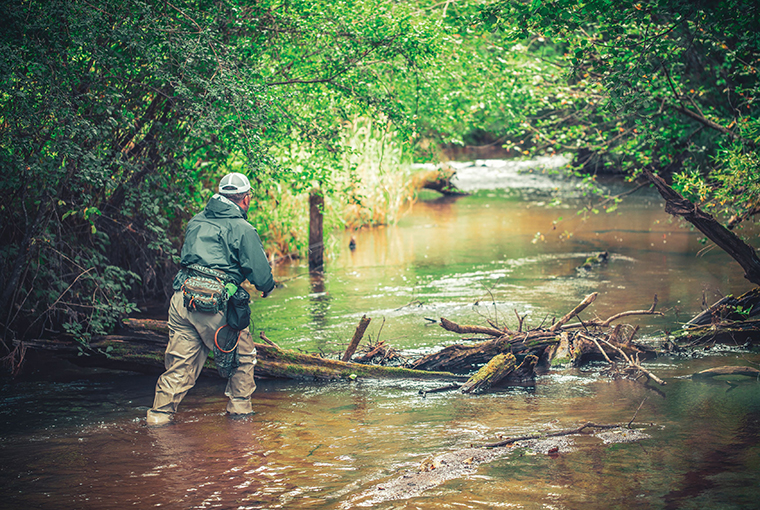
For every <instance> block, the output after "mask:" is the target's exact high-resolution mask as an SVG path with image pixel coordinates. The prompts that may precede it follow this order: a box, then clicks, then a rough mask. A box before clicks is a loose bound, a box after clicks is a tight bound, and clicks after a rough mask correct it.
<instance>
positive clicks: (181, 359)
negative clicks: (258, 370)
mask: <svg viewBox="0 0 760 510" xmlns="http://www.w3.org/2000/svg"><path fill="white" fill-rule="evenodd" d="M208 352H209V348H208V347H206V345H204V343H203V341H202V339H201V336H200V335H199V334H198V331H197V330H196V328H195V326H194V325H193V324H192V323H191V322H190V319H189V313H188V311H187V309H186V308H185V306H184V303H183V298H182V293H181V292H175V293H174V296H173V297H172V301H171V305H170V307H169V344H168V345H167V346H166V354H165V356H164V364H165V366H166V372H164V373H163V374H162V375H161V377H159V378H158V382H157V383H156V396H155V399H154V401H153V408H152V409H150V410H149V411H148V424H149V425H161V424H164V423H168V422H169V421H171V419H172V416H173V415H174V413H175V412H177V406H179V403H180V402H181V401H182V399H183V398H184V397H185V395H186V394H187V392H188V391H189V390H190V388H192V387H193V386H194V385H195V381H196V379H198V376H199V375H200V373H201V369H202V368H203V364H204V363H205V361H206V358H207V357H208Z"/></svg>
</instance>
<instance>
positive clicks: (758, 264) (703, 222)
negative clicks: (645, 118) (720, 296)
mask: <svg viewBox="0 0 760 510" xmlns="http://www.w3.org/2000/svg"><path fill="white" fill-rule="evenodd" d="M644 175H645V176H646V177H647V179H649V181H650V182H651V183H652V184H654V187H655V188H657V191H659V192H660V195H661V196H662V198H664V199H665V212H667V213H670V214H672V215H674V216H680V217H682V218H683V219H685V220H686V221H688V222H689V223H691V224H692V225H694V226H695V227H697V229H698V230H699V231H700V232H702V233H703V234H704V235H705V236H707V238H708V239H710V241H712V242H714V243H715V244H716V245H717V246H718V248H720V249H721V250H723V251H725V252H726V253H728V254H729V255H730V256H731V257H732V258H733V259H734V260H735V261H737V262H738V263H739V265H740V266H742V269H744V277H745V278H746V279H747V280H749V281H751V282H752V283H754V284H755V285H760V258H758V256H757V252H756V251H755V249H754V248H753V247H752V246H750V245H748V244H747V243H745V242H744V241H742V240H741V239H740V238H739V236H737V235H736V234H734V233H733V232H731V231H730V230H728V229H727V228H726V227H724V226H723V225H721V224H720V223H719V222H718V221H717V220H716V219H715V218H714V217H712V216H711V215H709V214H707V213H706V212H704V211H703V210H702V209H700V208H699V207H697V205H696V204H692V203H691V202H689V201H688V200H686V199H685V198H684V197H683V196H681V194H680V193H678V192H677V191H676V190H674V189H673V188H671V187H670V186H668V184H667V183H666V182H665V181H664V180H663V179H662V177H660V176H658V175H654V174H653V173H652V172H650V171H649V170H644Z"/></svg>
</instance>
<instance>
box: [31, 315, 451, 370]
mask: <svg viewBox="0 0 760 510" xmlns="http://www.w3.org/2000/svg"><path fill="white" fill-rule="evenodd" d="M167 342H168V326H167V324H166V322H165V321H157V320H143V319H129V320H127V321H125V322H124V325H123V327H122V328H121V330H120V331H119V332H118V333H117V334H113V335H108V336H104V337H99V338H95V339H93V340H92V342H90V345H89V348H84V347H82V346H80V345H79V344H77V342H75V341H73V340H66V339H56V340H31V341H25V342H23V344H24V345H25V346H26V348H31V349H35V348H37V349H46V350H48V351H53V352H55V353H57V354H58V355H60V356H62V357H65V358H68V359H70V360H71V361H73V362H75V363H77V364H79V365H85V366H98V367H103V368H114V369H120V370H131V371H136V372H143V373H161V372H162V371H163V370H164V351H165V350H166V344H167ZM254 345H255V347H256V352H257V359H258V363H257V365H256V370H255V376H256V377H257V378H280V379H306V380H314V379H324V380H331V379H345V378H349V377H351V378H353V375H355V376H356V377H359V378H362V377H364V378H376V379H401V378H403V379H436V380H451V381H463V380H465V379H466V378H464V377H462V376H458V375H455V374H452V373H448V372H440V371H422V370H412V369H408V368H400V367H384V366H376V365H363V364H359V363H349V362H344V361H339V360H335V359H328V358H322V357H320V356H314V355H311V354H303V353H300V352H297V351H293V350H289V349H281V348H278V347H277V346H274V345H270V344H265V343H254ZM204 374H206V375H211V376H217V371H216V367H215V365H214V363H213V361H212V360H209V361H207V362H206V366H205V368H204Z"/></svg>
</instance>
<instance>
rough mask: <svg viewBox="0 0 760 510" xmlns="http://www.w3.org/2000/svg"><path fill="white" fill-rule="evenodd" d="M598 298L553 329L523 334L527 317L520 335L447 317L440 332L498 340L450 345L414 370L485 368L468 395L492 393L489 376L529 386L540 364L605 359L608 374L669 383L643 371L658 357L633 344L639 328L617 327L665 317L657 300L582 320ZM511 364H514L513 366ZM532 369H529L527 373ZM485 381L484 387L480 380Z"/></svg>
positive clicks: (469, 386)
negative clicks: (630, 320)
mask: <svg viewBox="0 0 760 510" xmlns="http://www.w3.org/2000/svg"><path fill="white" fill-rule="evenodd" d="M596 297H597V293H596V292H594V293H592V294H589V295H588V296H586V297H585V298H584V299H583V301H581V302H580V303H579V304H578V305H577V306H576V307H575V308H573V309H572V310H571V311H570V312H568V313H567V314H565V315H564V316H563V317H561V318H560V319H559V320H558V321H556V322H553V323H552V324H551V325H550V326H548V327H544V326H543V325H542V326H539V327H537V328H533V329H530V330H528V331H522V327H523V320H522V319H524V318H522V319H521V320H520V324H519V327H518V330H517V331H511V330H509V329H507V328H500V327H496V326H495V325H493V324H492V325H489V326H472V325H461V324H457V323H455V322H452V321H450V320H448V319H446V318H445V317H442V318H441V322H440V324H441V327H443V328H444V329H446V330H448V331H452V332H454V333H459V334H465V335H472V334H482V335H488V336H490V337H493V338H492V339H491V340H485V341H483V342H479V343H475V344H470V345H462V344H454V345H450V346H448V347H446V348H444V349H442V350H441V351H438V352H436V353H433V354H430V355H427V356H424V357H422V358H420V359H418V360H417V361H415V362H414V363H413V364H412V368H415V369H418V370H444V371H447V372H453V373H468V372H470V371H472V370H473V369H474V368H476V367H478V366H482V365H484V364H485V366H484V367H483V368H481V369H480V371H479V372H478V374H476V375H475V376H473V377H472V378H471V379H470V381H468V383H466V384H465V385H464V386H463V387H462V389H463V391H465V392H469V391H483V390H487V389H488V388H489V387H490V386H491V384H490V379H489V377H492V376H494V375H495V376H497V381H496V382H499V381H502V380H504V381H507V384H509V382H508V381H509V380H510V379H509V378H510V377H511V378H512V380H513V381H515V380H522V381H529V380H530V378H531V377H532V376H533V375H534V374H533V373H532V372H533V367H535V366H536V364H538V363H542V364H544V365H551V364H553V363H556V362H557V361H558V360H561V362H566V361H569V362H572V363H574V364H576V365H580V364H583V363H585V362H587V361H590V360H606V361H607V362H608V363H610V368H609V369H608V371H607V373H608V374H609V375H612V376H619V375H622V376H626V377H631V378H634V379H637V378H639V377H641V375H642V374H643V375H645V376H646V377H647V378H649V379H652V380H654V381H655V382H657V383H658V384H661V385H662V384H665V382H664V381H663V380H662V379H660V378H659V377H657V376H656V375H655V374H653V373H651V372H650V371H648V370H647V369H645V368H643V367H642V366H641V361H640V360H641V359H642V358H643V359H646V358H650V357H654V356H655V352H654V350H653V349H652V348H650V347H648V346H645V345H639V344H636V343H634V342H633V338H634V336H635V335H636V333H637V332H638V328H637V327H630V326H629V327H627V328H626V327H625V326H623V325H620V324H618V325H613V324H612V323H613V322H615V321H617V320H619V319H621V318H623V317H629V316H633V315H662V313H661V312H658V311H655V308H656V306H657V296H655V297H654V302H653V303H652V306H651V307H650V308H649V309H648V310H632V311H627V312H621V313H618V314H615V315H613V316H611V317H609V318H607V319H605V320H601V319H598V318H596V319H590V320H585V321H584V320H582V319H581V318H580V316H579V314H580V313H581V312H582V311H584V310H585V309H586V308H587V307H588V306H589V305H591V304H592V303H593V302H594V301H595V300H596ZM518 318H519V317H518ZM573 319H577V320H578V323H577V324H575V323H574V324H570V322H571V321H572V320H573ZM508 356H512V358H508ZM525 360H529V361H530V362H531V364H530V365H529V366H526V365H525V364H524V363H525ZM533 360H535V361H533ZM491 362H493V364H491ZM508 362H511V365H510V364H509V363H508ZM528 368H529V369H530V370H527V369H528ZM512 372H514V373H512ZM481 379H482V380H483V382H482V383H478V382H477V381H476V380H481Z"/></svg>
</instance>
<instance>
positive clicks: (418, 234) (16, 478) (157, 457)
mask: <svg viewBox="0 0 760 510" xmlns="http://www.w3.org/2000/svg"><path fill="white" fill-rule="evenodd" d="M516 170H517V169H516V168H515V167H514V166H509V165H503V164H502V163H500V162H478V164H476V165H473V164H469V165H467V164H462V165H460V172H459V176H460V182H459V184H460V186H462V187H463V188H466V189H469V190H470V191H472V194H471V195H469V196H464V197H456V198H435V197H434V196H429V197H427V198H426V199H424V200H420V201H418V202H417V203H415V204H414V206H413V207H412V209H411V210H410V211H409V212H408V213H407V214H406V215H405V216H404V217H403V218H402V220H401V221H400V222H399V224H398V225H396V226H393V227H385V228H379V229H371V230H370V229H363V230H360V231H358V232H347V233H345V236H344V237H341V238H340V239H339V241H338V243H337V246H339V247H340V249H339V250H334V252H333V253H332V254H331V257H330V259H329V260H328V266H327V269H326V271H325V274H324V275H323V276H321V277H316V276H309V274H308V273H307V271H306V269H305V268H304V267H303V266H302V265H299V264H293V265H287V266H278V268H277V270H276V272H277V279H278V280H279V281H281V282H283V286H282V287H281V288H278V289H277V290H276V291H275V292H274V293H273V294H272V296H271V297H269V298H267V299H266V300H260V299H259V300H256V302H255V303H254V307H253V311H254V313H253V316H254V321H255V328H256V331H259V330H264V331H266V334H267V336H268V337H269V338H270V339H272V340H274V341H275V342H277V343H279V344H281V345H282V346H284V347H290V348H297V349H303V350H307V351H310V352H317V351H322V352H324V353H326V354H330V353H336V352H340V351H341V350H342V349H343V348H345V344H346V342H347V340H348V339H349V338H350V337H351V335H352V333H353V330H354V329H355V327H356V325H357V323H358V322H359V319H360V318H361V317H362V316H363V315H365V314H366V315H367V316H368V317H370V318H371V319H372V322H371V324H370V327H369V328H368V330H367V335H366V337H367V338H368V339H369V340H370V341H372V342H377V341H378V340H383V341H385V342H386V343H388V344H389V345H391V346H392V347H394V348H396V349H398V350H400V351H401V352H403V353H404V354H405V355H406V356H409V357H413V356H416V355H419V354H421V353H425V352H430V351H432V350H435V349H437V348H439V347H441V346H443V345H447V344H450V343H453V342H456V341H459V338H458V337H457V336H456V335H453V334H452V333H450V332H446V331H444V330H443V329H442V328H440V327H439V326H437V325H435V324H434V323H433V321H434V320H437V319H438V318H440V317H446V318H448V319H451V320H453V321H455V322H460V323H469V324H485V321H486V320H491V321H492V322H495V323H498V324H502V325H507V326H510V327H515V326H516V324H517V318H516V315H515V314H516V313H517V314H519V315H520V316H521V317H522V316H525V324H526V325H527V326H530V325H538V324H540V323H541V322H543V321H547V320H551V317H553V316H560V315H563V314H564V313H565V312H567V311H568V310H569V309H571V308H572V307H573V306H574V305H575V304H577V303H578V302H579V301H580V300H581V299H582V298H583V297H584V296H585V295H587V294H588V293H590V292H599V297H598V298H597V300H596V302H595V303H594V304H593V305H592V307H590V308H589V309H587V310H586V311H585V312H584V317H593V316H594V315H598V316H599V317H601V318H606V317H608V316H610V315H612V314H614V313H617V312H620V311H625V310H631V309H647V308H649V306H650V305H651V303H652V300H653V297H654V295H655V294H656V295H657V296H658V309H659V310H663V311H664V312H665V315H664V316H663V317H652V316H646V317H631V318H630V322H631V323H632V324H636V325H639V326H640V327H641V329H640V333H639V335H640V338H641V339H643V340H645V341H649V342H652V343H653V344H654V345H657V343H658V342H659V341H660V339H661V338H662V334H663V332H665V331H668V330H672V329H675V328H678V327H680V326H679V324H680V322H682V321H684V320H686V319H688V318H689V317H690V316H691V315H693V314H694V313H696V312H698V311H699V310H701V308H702V302H703V300H704V301H706V302H708V303H711V302H713V301H715V300H716V299H717V298H718V297H720V296H721V295H724V294H727V293H734V294H738V293H740V292H743V291H745V290H748V289H749V288H750V287H751V286H750V284H748V283H747V282H745V281H744V279H743V277H742V272H741V270H740V268H739V267H738V265H736V264H735V263H734V262H732V261H731V260H730V259H729V258H728V257H727V256H726V255H725V254H723V253H722V252H720V251H719V250H717V249H712V250H710V249H709V248H706V247H705V245H703V244H702V243H701V242H700V235H699V233H697V232H693V231H691V230H690V229H689V228H688V227H687V226H684V225H682V224H680V223H679V222H678V221H676V220H671V218H669V217H668V215H666V214H665V213H664V212H663V211H662V202H661V201H660V200H659V199H658V197H657V196H656V195H655V194H654V193H653V192H652V191H650V190H648V189H642V190H639V191H637V192H636V193H634V194H632V195H631V196H629V197H628V198H627V199H626V201H625V202H624V203H623V204H621V205H620V206H619V207H618V209H617V210H616V211H615V212H611V213H604V212H600V213H599V214H594V213H593V212H591V213H589V214H587V215H586V216H585V217H584V216H583V215H578V214H577V210H578V208H579V206H582V205H583V204H584V203H585V200H586V199H585V198H584V197H583V196H582V194H583V193H582V190H581V189H579V188H578V186H577V184H578V183H577V182H575V181H573V180H567V179H563V178H560V177H558V176H555V175H552V174H551V172H546V171H542V170H541V169H540V168H536V169H534V170H533V172H530V171H527V172H526V173H518V172H517V171H516ZM603 184H604V185H605V186H608V187H610V189H612V190H614V191H615V192H623V191H625V190H627V189H630V188H631V186H630V185H627V184H624V183H620V182H616V181H611V182H608V183H603ZM558 197H561V198H562V202H561V204H559V205H552V204H556V199H557V198H558ZM351 237H353V238H354V240H355V242H356V248H355V249H354V250H350V249H348V242H349V239H350V238H351ZM601 251H607V252H608V253H609V257H608V260H607V262H606V263H604V264H600V265H597V266H594V267H592V268H591V269H589V270H586V269H578V267H579V266H581V264H582V263H583V262H584V261H585V259H586V258H587V257H589V256H591V255H594V254H596V253H599V252H601ZM758 362H760V356H759V355H758V354H757V353H756V352H754V351H749V350H744V349H741V348H736V347H733V348H728V347H724V348H718V347H715V348H712V349H709V350H706V351H704V352H700V353H697V354H694V355H689V356H683V357H674V356H667V357H660V358H658V359H656V360H653V361H650V362H648V363H647V368H648V369H649V370H651V371H653V372H654V373H656V374H657V375H658V376H660V377H661V378H662V379H664V380H665V381H666V382H667V385H666V386H663V387H659V388H656V389H651V388H649V387H645V386H644V385H643V384H641V383H636V382H632V381H628V380H611V379H609V378H607V377H605V376H604V375H603V374H602V373H601V371H602V369H603V368H604V364H599V365H592V366H588V367H584V368H582V369H575V368H571V367H560V368H557V369H554V370H552V371H551V372H549V373H547V374H545V375H541V376H539V377H538V378H537V381H536V385H535V387H532V388H513V389H506V390H502V391H498V392H494V393H489V394H486V395H463V394H461V393H457V392H448V393H435V394H428V395H426V396H424V397H423V396H422V395H420V393H419V390H420V389H429V388H432V387H433V386H436V384H435V383H430V382H426V383H422V382H417V381H393V382H388V381H373V380H361V379H359V380H356V381H353V382H350V381H333V382H327V383H310V382H288V381H259V387H258V389H257V391H256V394H255V396H254V408H255V410H256V414H255V415H253V416H250V417H246V418H244V419H239V420H233V419H230V418H228V417H227V416H225V414H224V406H225V397H224V395H223V389H224V383H223V382H221V381H219V380H217V379H213V378H202V379H201V380H200V381H199V383H198V385H197V386H196V388H194V389H193V390H192V391H191V392H190V394H189V395H188V396H187V397H186V399H185V400H184V401H183V403H182V406H181V408H180V409H181V410H180V413H179V414H178V416H177V421H176V423H175V424H173V425H171V426H168V427H164V428H158V429H150V428H147V427H146V426H145V420H144V416H145V410H146V409H147V407H149V406H150V404H151V402H152V393H153V386H154V384H155V379H156V378H155V376H146V375H137V374H132V373H124V372H115V371H107V370H92V369H90V370H82V369H78V368H76V367H74V366H73V365H65V364H62V363H59V364H55V365H49V366H46V367H45V368H44V369H43V370H41V371H40V372H38V373H37V374H33V375H32V376H27V377H25V378H22V379H19V380H15V381H7V380H6V381H3V383H2V388H1V389H0V402H2V404H1V405H0V430H1V431H2V434H1V438H0V453H1V455H2V463H1V464H0V486H1V487H2V489H0V491H1V494H0V495H1V496H2V501H3V508H7V509H16V508H18V509H28V508H40V509H101V508H117V509H120V508H150V507H161V508H177V509H187V508H194V509H195V508H197V509H203V508H235V509H247V508H251V509H269V508H313V509H333V508H335V509H343V508H362V507H365V506H369V505H372V506H373V508H381V509H439V508H452V509H454V508H456V509H458V508H482V509H486V508H489V509H490V508H529V509H533V508H536V509H538V508H547V509H549V508H551V509H561V508H568V509H572V508H584V509H608V508H633V507H635V508H652V509H658V508H668V509H670V508H673V509H676V508H678V509H681V508H711V509H712V508H725V509H729V508H730V509H734V508H736V509H739V508H757V507H758V505H759V503H757V494H758V489H759V488H760V487H759V485H760V462H758V459H760V455H758V454H759V453H760V451H759V449H758V446H759V445H760V437H759V436H758V432H760V393H759V392H758V390H759V389H760V388H759V387H758V384H759V383H758V381H756V380H753V379H752V380H749V379H742V378H740V377H738V378H733V379H732V380H730V381H725V380H721V381H713V382H697V381H694V380H692V379H691V377H690V375H691V374H692V373H694V372H696V371H699V370H702V369H705V368H709V367H714V366H720V365H752V366H757V363H758ZM637 409H638V412H637ZM634 414H635V415H636V421H637V422H648V423H652V424H653V425H652V426H650V427H647V428H646V429H644V430H643V431H642V432H643V435H642V437H641V438H639V439H638V440H636V441H633V442H625V441H623V442H621V441H618V440H613V439H611V438H610V437H609V436H605V435H594V434H583V435H580V436H569V437H568V438H566V440H565V441H564V442H563V443H562V444H561V448H560V451H559V452H558V453H556V454H552V455H547V454H546V452H543V451H541V450H540V448H530V447H525V446H518V447H514V448H505V449H502V450H500V451H499V452H498V454H494V455H493V456H492V457H491V458H489V459H488V461H487V462H482V463H481V464H480V465H478V466H475V467H473V469H471V470H469V471H466V472H463V473H460V474H459V475H457V476H452V477H450V478H449V479H442V480H440V481H439V483H434V484H431V485H430V486H429V487H427V488H426V490H419V489H418V488H416V487H415V486H412V485H410V486H409V490H408V491H407V492H406V493H403V494H402V495H403V496H405V497H402V498H401V499H391V495H390V494H389V496H388V497H383V489H384V488H385V487H386V486H390V485H391V484H393V483H394V482H397V481H398V480H399V479H401V478H400V477H402V476H411V475H410V474H414V473H417V472H419V470H420V469H419V468H420V466H421V465H425V464H426V462H428V461H429V459H431V458H435V457H436V456H439V455H441V454H444V453H446V452H454V451H459V450H461V449H466V448H469V447H470V446H478V445H482V444H487V443H490V442H494V441H498V440H499V438H503V437H515V436H518V435H525V434H530V433H534V432H541V431H552V430H558V429H564V428H572V427H577V426H579V425H581V424H583V423H585V422H588V421H593V422H596V423H613V422H628V421H629V420H631V419H632V417H633V416H634ZM393 497H397V496H395V495H394V496H393Z"/></svg>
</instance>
